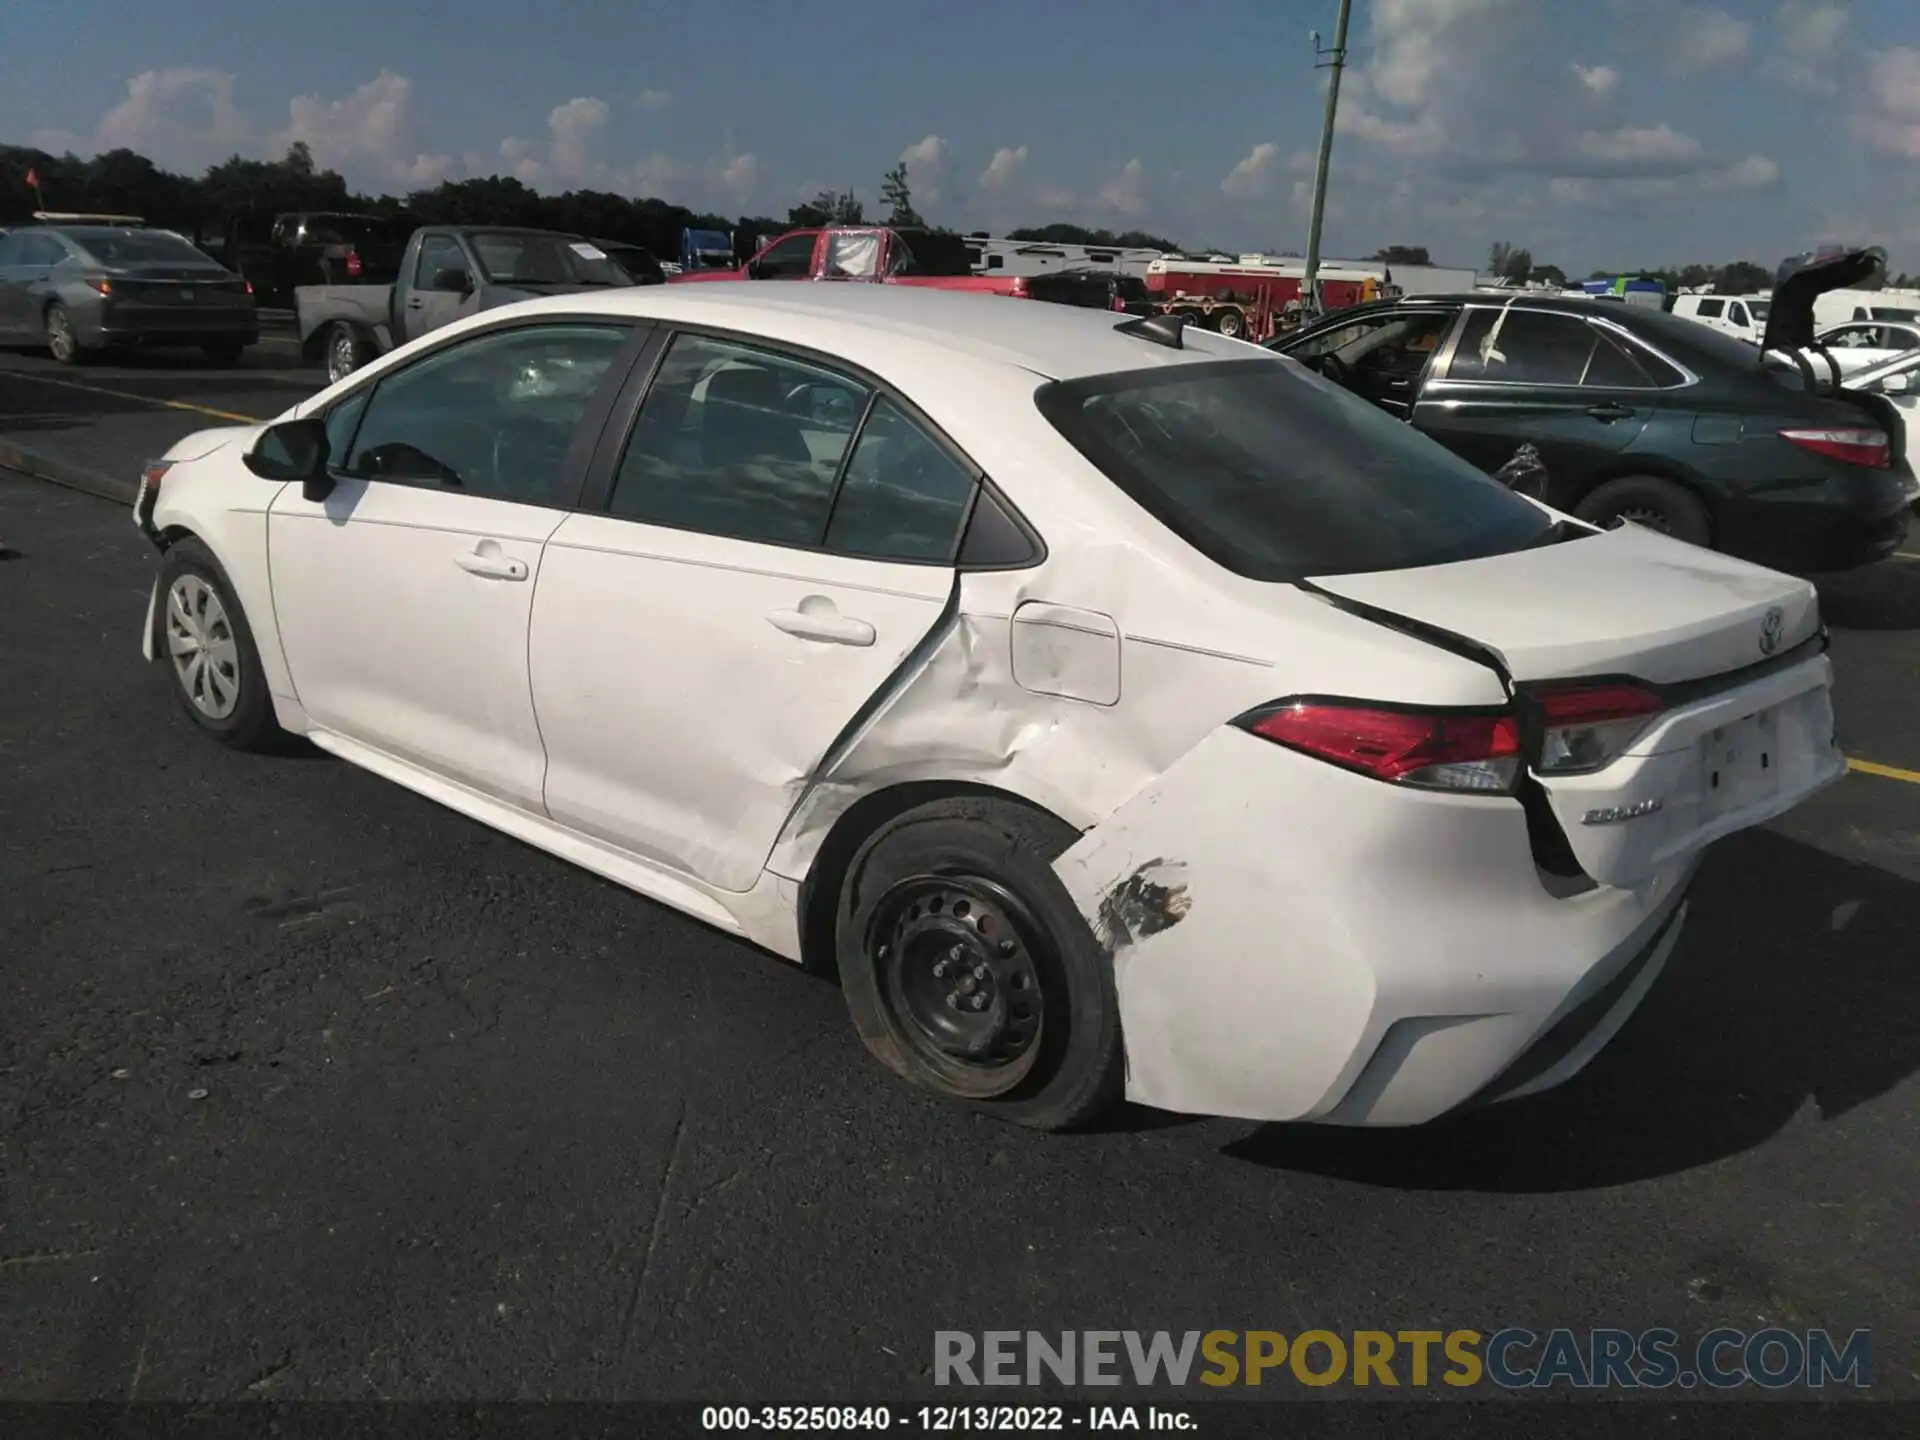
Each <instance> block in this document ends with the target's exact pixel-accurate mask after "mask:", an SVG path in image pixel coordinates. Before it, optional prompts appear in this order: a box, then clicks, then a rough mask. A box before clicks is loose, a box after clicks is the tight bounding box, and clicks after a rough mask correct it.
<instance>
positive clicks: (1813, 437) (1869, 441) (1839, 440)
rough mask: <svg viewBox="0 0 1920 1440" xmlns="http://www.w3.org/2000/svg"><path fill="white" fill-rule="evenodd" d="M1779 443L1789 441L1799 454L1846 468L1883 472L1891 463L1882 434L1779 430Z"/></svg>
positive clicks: (1856, 431)
mask: <svg viewBox="0 0 1920 1440" xmlns="http://www.w3.org/2000/svg"><path fill="white" fill-rule="evenodd" d="M1780 438H1781V439H1782V440H1791V441H1792V442H1793V443H1794V444H1795V445H1798V446H1799V447H1800V448H1801V449H1802V450H1811V451H1813V453H1814V454H1816V455H1825V456H1827V457H1828V458H1829V459H1832V460H1844V461H1845V462H1846V463H1847V464H1849V465H1870V466H1872V467H1873V468H1874V469H1876V470H1885V469H1886V468H1887V467H1888V466H1889V465H1891V464H1892V463H1893V452H1892V450H1891V449H1890V448H1889V447H1888V445H1887V436H1886V432H1885V431H1883V430H1865V429H1862V430H1782V431H1781V432H1780Z"/></svg>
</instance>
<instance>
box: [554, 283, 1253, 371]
mask: <svg viewBox="0 0 1920 1440" xmlns="http://www.w3.org/2000/svg"><path fill="white" fill-rule="evenodd" d="M533 304H534V306H537V307H538V308H540V309H542V310H545V311H548V312H550V313H551V312H567V311H587V312H597V313H600V314H609V313H611V314H622V315H632V316H635V317H637V318H641V319H649V320H661V321H666V322H669V323H675V324H682V325H710V326H714V327H715V328H718V329H734V330H741V331H746V332H749V333H752V334H756V335H762V336H765V337H766V338H767V339H769V340H773V341H777V342H783V343H786V344H790V345H797V346H805V347H809V348H812V349H816V350H820V351H823V352H825V353H827V354H829V355H835V356H839V357H841V358H843V359H845V360H847V361H849V362H850V363H852V364H855V365H858V366H861V367H862V368H865V369H869V370H873V371H875V372H877V373H879V374H881V375H886V376H893V377H899V376H903V375H906V374H910V373H912V371H913V370H914V369H915V368H917V367H920V366H939V365H942V364H948V365H951V363H952V362H953V361H954V360H955V359H957V358H961V357H964V358H965V359H967V360H969V361H972V362H974V363H979V364H987V365H992V366H998V367H1002V368H1008V367H1011V368H1018V369H1022V370H1027V371H1031V372H1032V373H1034V374H1036V375H1040V376H1043V377H1045V378H1046V379H1049V380H1076V379H1081V378H1084V377H1087V376H1091V375H1107V374H1113V373H1115V372H1120V371H1127V370H1144V369H1147V368H1149V367H1152V366H1157V365H1179V364H1196V363H1202V362H1206V361H1218V360H1241V359H1244V360H1255V361H1258V360H1269V359H1271V357H1270V356H1267V355H1265V354H1263V352H1261V351H1260V350H1259V349H1257V348H1256V347H1254V346H1251V345H1246V344H1242V343H1240V342H1238V341H1233V340H1227V339H1224V338H1223V337H1221V336H1218V335H1213V334H1211V333H1209V332H1206V331H1200V330H1195V329H1194V328H1192V327H1188V329H1187V330H1186V332H1185V336H1184V344H1183V346H1182V347H1181V348H1179V349H1175V348H1173V347H1171V346H1168V345H1163V344H1156V343H1154V342H1153V341H1150V340H1146V339H1143V338H1141V337H1139V336H1137V335H1126V334H1122V333H1121V332H1120V331H1119V330H1118V328H1117V327H1118V326H1119V325H1121V324H1124V323H1127V322H1128V320H1129V319H1131V318H1132V317H1129V316H1126V315H1122V314H1120V313H1118V312H1116V311H1110V310H1090V309H1082V308H1078V307H1074V306H1067V305H1051V304H1047V303H1046V302H1044V301H1038V300H1017V299H1011V298H1008V297H1005V296H999V295H993V294H982V293H979V292H977V291H976V292H968V291H958V290H943V289H940V288H938V287H935V286H917V285H874V284H864V283H844V284H836V283H831V282H808V281H754V280H711V281H703V282H695V283H691V284H678V285H674V284H669V285H649V286H644V287H641V286H636V287H634V288H633V289H631V290H627V289H620V290H612V291H604V290H603V291H597V292H594V293H590V294H586V295H564V296H555V297H553V298H551V299H548V300H543V301H536V302H533ZM529 308H532V307H529Z"/></svg>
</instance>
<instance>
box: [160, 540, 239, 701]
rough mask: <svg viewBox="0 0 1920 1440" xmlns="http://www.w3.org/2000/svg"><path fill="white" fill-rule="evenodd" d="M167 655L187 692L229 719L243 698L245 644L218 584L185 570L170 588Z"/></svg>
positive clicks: (177, 677)
mask: <svg viewBox="0 0 1920 1440" xmlns="http://www.w3.org/2000/svg"><path fill="white" fill-rule="evenodd" d="M166 625H167V657H168V659H169V660H171V661H172V663H173V673H174V677H175V678H176V679H178V680H179V682H180V690H181V693H182V694H184V695H185V696H186V697H187V700H188V703H190V704H191V705H192V706H193V708H194V709H196V710H198V711H199V712H200V713H201V714H202V715H204V716H206V717H207V718H208V719H209V720H225V719H226V718H227V717H228V716H230V715H232V714H233V710H234V707H235V706H236V705H238V704H239V703H240V647H239V646H238V645H237V644H236V643H235V641H234V637H233V623H232V622H231V621H230V620H228V618H227V610H226V607H225V606H224V605H222V604H221V603H220V596H219V594H218V593H217V592H216V591H215V590H214V588H213V587H212V586H211V585H209V584H207V582H206V581H205V580H202V579H201V578H200V577H199V576H198V575H182V576H181V577H180V578H179V579H177V580H175V581H174V582H173V586H172V588H171V589H169V590H168V591H167V620H166Z"/></svg>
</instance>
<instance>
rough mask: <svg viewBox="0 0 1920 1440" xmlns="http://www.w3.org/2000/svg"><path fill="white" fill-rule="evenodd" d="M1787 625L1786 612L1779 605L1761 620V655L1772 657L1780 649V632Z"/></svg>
mask: <svg viewBox="0 0 1920 1440" xmlns="http://www.w3.org/2000/svg"><path fill="white" fill-rule="evenodd" d="M1786 623H1787V616H1786V612H1785V611H1783V610H1782V609H1781V608H1780V607H1779V606H1778V605H1775V606H1774V607H1773V608H1772V609H1770V610H1768V611H1767V613H1766V614H1765V615H1764V616H1763V617H1762V618H1761V621H1760V653H1761V654H1762V655H1771V654H1773V652H1774V651H1776V650H1778V649H1779V648H1780V631H1781V630H1782V629H1783V628H1784V627H1785V626H1786Z"/></svg>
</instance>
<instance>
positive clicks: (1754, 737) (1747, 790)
mask: <svg viewBox="0 0 1920 1440" xmlns="http://www.w3.org/2000/svg"><path fill="white" fill-rule="evenodd" d="M1699 755H1700V817H1701V819H1702V820H1705V821H1709V822H1710V821H1713V820H1717V819H1719V818H1720V817H1722V816H1724V815H1730V814H1733V813H1734V812H1736V811H1740V810H1744V809H1747V808H1748V807H1750V806H1753V805H1760V804H1764V803H1765V802H1767V801H1769V800H1771V799H1773V798H1774V797H1775V796H1776V795H1778V794H1779V793H1780V774H1781V754H1780V710H1779V707H1778V706H1771V707H1769V708H1767V709H1765V710H1762V711H1760V712H1759V713H1758V714H1756V715H1749V716H1747V717H1746V718H1745V719H1743V720H1735V721H1731V722H1729V723H1728V724H1725V725H1722V726H1720V727H1718V728H1717V729H1714V730H1709V731H1708V732H1707V733H1706V734H1705V735H1703V736H1702V737H1701V738H1700V747H1699Z"/></svg>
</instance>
